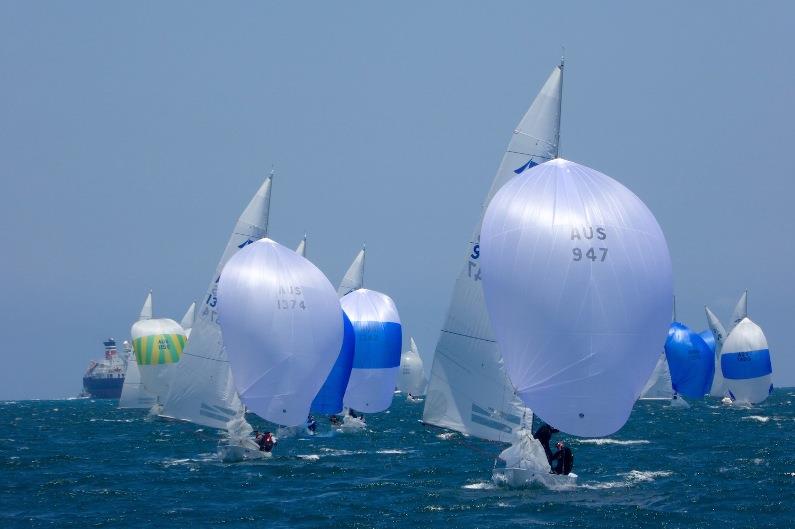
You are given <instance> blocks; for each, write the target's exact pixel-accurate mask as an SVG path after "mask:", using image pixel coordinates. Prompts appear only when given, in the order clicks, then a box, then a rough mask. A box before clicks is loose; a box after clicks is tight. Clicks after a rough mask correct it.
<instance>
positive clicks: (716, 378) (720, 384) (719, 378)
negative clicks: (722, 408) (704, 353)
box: [704, 306, 726, 397]
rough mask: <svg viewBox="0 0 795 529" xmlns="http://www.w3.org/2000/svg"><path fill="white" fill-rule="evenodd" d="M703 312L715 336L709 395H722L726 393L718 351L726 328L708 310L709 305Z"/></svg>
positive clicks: (724, 337)
mask: <svg viewBox="0 0 795 529" xmlns="http://www.w3.org/2000/svg"><path fill="white" fill-rule="evenodd" d="M704 312H706V314H707V325H709V330H711V331H712V335H713V336H714V337H715V374H714V375H713V376H712V387H711V388H710V390H709V396H710V397H723V396H724V395H725V394H726V388H725V387H724V380H723V371H721V368H720V352H721V348H722V347H723V342H724V340H726V329H724V327H723V324H722V323H721V322H720V320H719V319H718V317H717V316H715V314H714V313H713V312H712V311H711V310H709V307H707V306H705V307H704Z"/></svg>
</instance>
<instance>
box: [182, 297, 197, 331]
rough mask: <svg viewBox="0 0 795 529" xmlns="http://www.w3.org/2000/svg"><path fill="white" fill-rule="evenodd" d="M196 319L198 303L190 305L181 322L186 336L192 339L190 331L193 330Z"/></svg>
mask: <svg viewBox="0 0 795 529" xmlns="http://www.w3.org/2000/svg"><path fill="white" fill-rule="evenodd" d="M195 317H196V302H195V301H194V302H193V303H191V304H190V307H188V310H187V311H185V315H184V316H183V317H182V319H181V320H180V321H179V325H180V327H182V328H183V329H185V335H186V336H187V337H188V338H190V330H191V329H192V328H193V320H194V319H195Z"/></svg>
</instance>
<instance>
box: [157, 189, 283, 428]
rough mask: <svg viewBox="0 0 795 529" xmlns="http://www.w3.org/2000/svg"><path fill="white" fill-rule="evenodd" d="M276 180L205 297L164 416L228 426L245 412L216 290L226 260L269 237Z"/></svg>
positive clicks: (248, 213) (252, 205)
mask: <svg viewBox="0 0 795 529" xmlns="http://www.w3.org/2000/svg"><path fill="white" fill-rule="evenodd" d="M272 182H273V174H271V175H270V176H269V177H268V178H267V179H266V180H265V182H263V184H262V185H261V186H260V188H259V190H258V191H257V193H256V194H255V195H254V197H253V198H252V199H251V202H249V204H248V206H247V207H246V209H245V210H244V211H243V214H242V215H240V218H239V219H238V221H237V224H236V225H235V229H234V230H233V231H232V235H231V236H230V237H229V241H228V242H227V244H226V249H225V250H224V253H223V255H222V256H221V260H220V261H219V262H218V266H217V267H216V269H215V273H214V274H213V277H212V280H211V281H210V285H209V287H207V292H206V293H205V295H204V297H203V298H202V299H201V306H200V309H199V314H198V316H197V317H196V321H195V322H194V324H193V328H192V331H191V336H190V340H189V341H188V344H187V346H186V347H185V350H184V351H183V354H182V360H181V361H180V362H179V364H178V367H177V370H176V373H175V378H174V381H173V382H172V384H171V388H170V391H169V393H168V396H167V397H166V400H165V402H164V407H163V411H162V415H163V416H166V417H173V418H175V419H182V420H186V421H190V422H194V423H196V424H201V425H204V426H209V427H212V428H225V427H226V423H227V422H228V421H229V420H231V419H233V418H235V417H236V416H238V415H240V414H241V413H242V412H243V405H242V404H241V402H240V398H239V397H238V395H237V392H236V391H235V387H234V383H233V382H232V375H231V371H230V369H229V361H228V359H227V356H226V351H225V350H224V343H223V339H222V336H221V328H220V327H219V325H218V311H217V307H216V306H217V303H218V299H217V297H216V293H217V286H218V279H219V278H220V275H221V270H223V268H224V265H225V264H226V262H227V261H228V260H229V259H230V258H231V257H232V256H233V255H234V254H235V253H237V251H238V250H239V249H241V248H243V247H245V246H247V245H249V244H251V243H253V242H255V241H257V240H259V239H262V238H263V237H265V236H267V234H268V212H269V210H270V197H271V184H272Z"/></svg>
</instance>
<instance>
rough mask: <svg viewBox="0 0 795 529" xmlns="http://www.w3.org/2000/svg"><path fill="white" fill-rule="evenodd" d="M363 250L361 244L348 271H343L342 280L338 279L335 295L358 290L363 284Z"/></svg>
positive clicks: (341, 295)
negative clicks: (338, 284) (338, 283)
mask: <svg viewBox="0 0 795 529" xmlns="http://www.w3.org/2000/svg"><path fill="white" fill-rule="evenodd" d="M364 252H365V247H364V246H362V249H361V250H359V253H358V254H356V257H355V258H354V260H353V262H352V263H351V266H350V267H349V268H348V271H347V272H345V276H343V278H342V281H340V286H339V288H337V295H338V296H339V297H343V296H345V295H347V294H350V293H351V292H353V291H354V290H359V289H360V288H362V286H364Z"/></svg>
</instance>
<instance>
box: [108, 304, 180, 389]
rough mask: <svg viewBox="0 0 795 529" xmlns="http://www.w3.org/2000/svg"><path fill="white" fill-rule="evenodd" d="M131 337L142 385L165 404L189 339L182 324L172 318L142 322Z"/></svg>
mask: <svg viewBox="0 0 795 529" xmlns="http://www.w3.org/2000/svg"><path fill="white" fill-rule="evenodd" d="M130 334H131V335H132V339H133V342H132V343H133V351H134V352H135V359H136V362H137V363H138V371H139V373H140V377H141V383H142V384H143V386H144V388H145V389H146V391H148V392H149V393H151V394H152V395H154V396H155V397H156V398H157V401H158V402H159V403H161V404H162V403H163V402H164V401H165V397H166V395H167V394H168V388H169V386H170V384H171V381H172V379H173V378H174V372H175V370H176V366H177V365H178V363H179V361H180V358H181V357H182V350H183V349H184V347H185V342H187V341H188V337H187V336H186V335H185V331H183V329H182V327H181V326H180V325H179V323H177V322H175V321H174V320H172V319H169V318H158V319H150V320H139V321H137V322H135V323H134V324H133V326H132V329H131V330H130ZM122 389H123V388H122Z"/></svg>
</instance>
